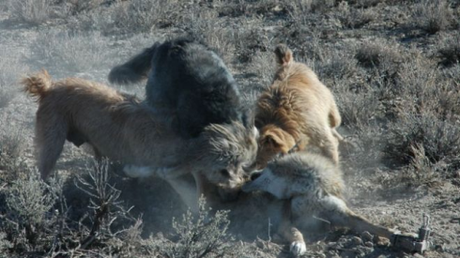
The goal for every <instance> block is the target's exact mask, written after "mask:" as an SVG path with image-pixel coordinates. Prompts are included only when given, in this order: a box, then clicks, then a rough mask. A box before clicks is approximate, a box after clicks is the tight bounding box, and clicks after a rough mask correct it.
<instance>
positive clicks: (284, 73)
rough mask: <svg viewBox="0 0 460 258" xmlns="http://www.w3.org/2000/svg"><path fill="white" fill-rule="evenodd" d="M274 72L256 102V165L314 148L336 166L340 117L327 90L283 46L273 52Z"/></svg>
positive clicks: (308, 69)
mask: <svg viewBox="0 0 460 258" xmlns="http://www.w3.org/2000/svg"><path fill="white" fill-rule="evenodd" d="M275 55H276V60H277V63H278V66H279V67H278V70H277V72H276V74H275V78H274V81H273V84H272V85H271V86H270V88H269V89H268V90H267V91H265V92H264V93H262V95H261V97H260V98H259V100H258V102H257V108H256V127H257V128H258V129H259V131H260V138H259V150H258V154H257V159H256V160H257V166H258V167H259V168H263V167H265V165H266V164H267V162H268V161H270V160H271V159H272V158H273V157H274V156H275V155H277V154H279V153H282V154H286V153H288V151H290V150H291V149H293V148H294V147H295V148H294V149H295V150H303V149H305V148H306V146H308V145H312V146H316V147H318V148H319V149H320V150H321V153H322V154H323V155H324V156H326V157H328V158H330V159H331V160H332V161H333V162H334V163H335V164H336V165H337V164H338V163H339V153H338V141H339V140H342V139H343V138H342V137H341V136H340V134H339V133H338V132H337V131H336V130H335V128H336V127H337V126H339V125H340V123H341V118H340V114H339V111H338V109H337V106H336V104H335V101H334V97H333V95H332V93H331V91H330V90H329V89H328V88H327V87H326V86H324V85H323V84H322V83H321V82H320V81H319V80H318V77H317V76H316V74H315V73H314V72H313V71H312V70H311V69H310V68H308V67H307V66H306V65H305V64H303V63H299V62H295V61H294V58H293V56H292V51H291V50H290V49H289V48H288V47H287V46H285V45H278V46H277V47H276V49H275Z"/></svg>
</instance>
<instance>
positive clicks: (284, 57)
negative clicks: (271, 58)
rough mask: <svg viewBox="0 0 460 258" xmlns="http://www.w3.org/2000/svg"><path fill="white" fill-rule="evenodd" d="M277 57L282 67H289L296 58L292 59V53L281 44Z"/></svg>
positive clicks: (277, 48)
mask: <svg viewBox="0 0 460 258" xmlns="http://www.w3.org/2000/svg"><path fill="white" fill-rule="evenodd" d="M275 56H276V62H277V63H278V64H279V65H281V66H284V65H288V64H290V63H291V62H293V61H294V58H293V57H292V51H291V50H290V49H289V48H288V46H286V45H284V44H279V45H278V46H276V48H275Z"/></svg>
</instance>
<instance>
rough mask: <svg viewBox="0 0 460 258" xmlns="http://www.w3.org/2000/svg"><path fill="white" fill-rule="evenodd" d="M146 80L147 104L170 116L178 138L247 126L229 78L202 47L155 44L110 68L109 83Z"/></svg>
mask: <svg viewBox="0 0 460 258" xmlns="http://www.w3.org/2000/svg"><path fill="white" fill-rule="evenodd" d="M147 75H148V81H147V85H146V96H147V99H146V100H147V103H148V104H149V105H150V106H152V107H154V108H163V109H167V110H169V111H171V112H172V113H173V114H175V116H176V118H177V125H176V128H177V130H178V133H179V134H180V135H181V136H182V137H184V138H190V137H196V136H198V135H199V134H200V133H201V132H202V131H203V129H204V127H205V126H206V125H209V124H211V123H215V124H222V123H229V122H230V121H232V120H239V121H242V122H243V123H245V124H246V125H247V126H248V123H249V122H248V121H247V120H248V119H249V116H248V115H243V113H246V112H244V111H243V109H242V107H241V95H240V92H239V89H238V86H237V84H236V82H235V80H234V79H233V76H232V75H231V74H230V72H229V71H228V69H227V67H226V66H225V64H224V62H223V61H222V59H221V58H220V57H219V56H218V55H217V54H216V53H215V52H214V51H212V50H211V49H209V48H208V47H207V46H205V45H203V44H201V43H198V42H196V41H194V40H191V39H187V38H180V39H175V40H170V41H166V42H164V43H161V44H160V43H155V44H154V45H153V46H152V47H150V48H147V49H145V50H143V51H142V52H141V53H139V54H138V55H136V56H134V57H133V58H131V60H129V61H128V62H126V63H124V64H122V65H119V66H116V67H114V68H113V69H112V71H111V72H110V74H109V81H110V82H112V83H121V84H125V83H130V82H138V81H140V80H142V79H144V78H146V77H147Z"/></svg>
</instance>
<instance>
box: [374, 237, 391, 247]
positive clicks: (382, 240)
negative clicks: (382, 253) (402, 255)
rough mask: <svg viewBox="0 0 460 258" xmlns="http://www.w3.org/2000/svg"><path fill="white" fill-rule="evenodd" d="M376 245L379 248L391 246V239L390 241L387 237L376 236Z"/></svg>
mask: <svg viewBox="0 0 460 258" xmlns="http://www.w3.org/2000/svg"><path fill="white" fill-rule="evenodd" d="M374 243H375V244H376V245H377V246H390V239H388V238H386V237H379V236H375V237H374Z"/></svg>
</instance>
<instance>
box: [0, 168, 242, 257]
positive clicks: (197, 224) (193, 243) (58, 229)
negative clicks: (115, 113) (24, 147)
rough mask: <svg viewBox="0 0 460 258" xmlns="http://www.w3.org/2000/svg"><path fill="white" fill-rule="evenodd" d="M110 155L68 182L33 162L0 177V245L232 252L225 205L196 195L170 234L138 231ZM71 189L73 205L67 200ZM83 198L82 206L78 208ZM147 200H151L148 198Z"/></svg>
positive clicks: (167, 253)
mask: <svg viewBox="0 0 460 258" xmlns="http://www.w3.org/2000/svg"><path fill="white" fill-rule="evenodd" d="M112 170H113V168H112V167H111V165H110V163H109V162H108V161H103V162H101V163H98V164H96V163H95V164H94V165H93V166H92V168H89V169H88V170H87V173H86V174H83V175H77V176H76V177H73V178H74V183H73V184H71V180H69V179H67V182H65V183H64V180H63V179H62V178H59V177H58V175H55V177H56V179H53V178H52V179H50V181H49V182H48V183H45V182H44V181H42V180H41V179H40V178H39V173H38V172H37V171H35V170H33V171H30V170H27V171H25V172H24V173H21V174H20V175H19V177H18V178H17V179H15V180H12V181H10V182H8V183H7V184H2V185H1V188H0V200H1V201H2V202H4V203H6V205H5V206H0V218H1V219H0V228H1V229H2V230H1V231H0V250H1V251H2V254H4V255H6V256H8V257H16V256H31V257H37V256H50V257H56V256H63V257H68V256H72V257H73V256H78V257H88V256H93V255H95V254H97V255H98V256H101V257H112V256H119V257H152V256H155V257H156V256H158V255H161V256H163V257H216V256H221V257H235V256H240V255H241V254H242V251H241V249H235V248H234V247H235V244H236V243H235V241H234V240H233V238H232V237H231V236H230V235H229V233H227V229H228V226H229V224H230V221H229V220H228V218H227V217H228V212H227V211H217V212H215V213H213V212H211V210H210V209H208V208H206V204H205V202H204V200H201V201H200V210H199V214H198V215H197V217H195V216H194V215H192V214H191V212H190V211H188V212H187V213H186V214H184V215H183V217H182V220H180V221H176V220H174V219H173V221H172V229H173V231H174V233H173V234H172V240H167V239H165V238H163V237H159V238H158V237H156V238H153V237H150V238H147V239H143V238H142V236H141V235H142V231H143V221H142V219H141V218H137V219H136V218H134V217H133V216H132V215H131V210H132V207H131V208H129V209H126V208H125V204H124V202H125V201H126V202H127V204H129V202H130V201H129V200H124V199H123V198H122V197H121V191H120V190H118V189H117V188H115V184H114V182H115V181H117V180H113V179H112V178H111V176H110V174H112V173H113V172H114V171H112ZM69 193H72V194H74V195H76V196H73V197H72V199H74V200H73V201H72V206H69V205H68V200H69V196H68V194H69ZM76 199H79V202H81V203H84V204H85V205H86V206H85V207H83V210H82V211H76V209H78V206H79V204H77V203H75V200H76ZM150 205H151V204H150Z"/></svg>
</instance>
